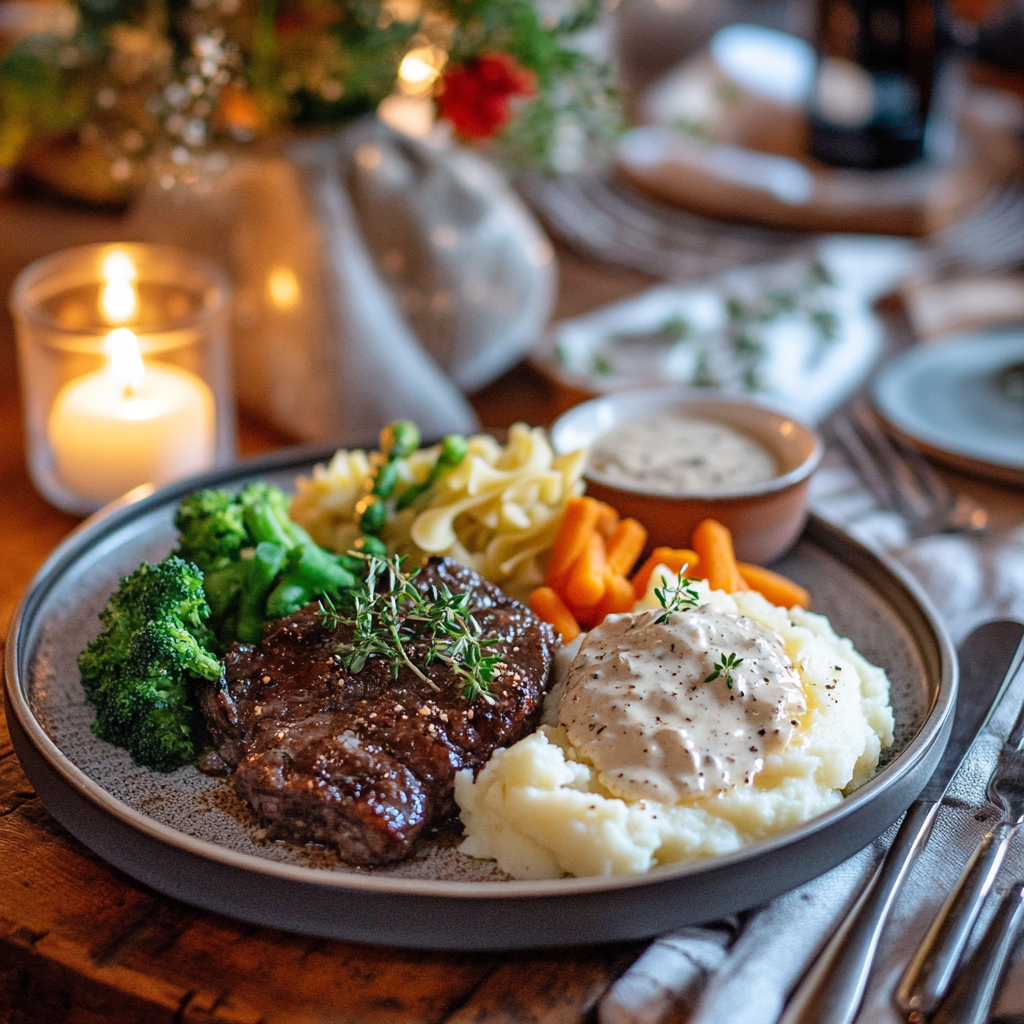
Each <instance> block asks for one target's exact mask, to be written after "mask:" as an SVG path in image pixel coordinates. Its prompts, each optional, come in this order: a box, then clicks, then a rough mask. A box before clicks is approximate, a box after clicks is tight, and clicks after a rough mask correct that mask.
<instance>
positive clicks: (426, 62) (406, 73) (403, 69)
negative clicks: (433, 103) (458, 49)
mask: <svg viewBox="0 0 1024 1024" xmlns="http://www.w3.org/2000/svg"><path fill="white" fill-rule="evenodd" d="M447 61H448V54H447V53H445V52H444V50H442V49H440V48H439V47H437V46H417V47H416V48H415V49H412V50H410V51H409V52H408V53H407V54H406V55H405V56H404V57H403V58H402V63H401V64H399V65H398V87H399V88H400V89H401V90H402V92H404V93H405V95H406V96H428V95H430V92H431V90H432V89H433V87H434V83H435V82H436V81H437V79H438V78H439V77H440V74H441V71H442V69H443V68H444V66H445V64H446V63H447Z"/></svg>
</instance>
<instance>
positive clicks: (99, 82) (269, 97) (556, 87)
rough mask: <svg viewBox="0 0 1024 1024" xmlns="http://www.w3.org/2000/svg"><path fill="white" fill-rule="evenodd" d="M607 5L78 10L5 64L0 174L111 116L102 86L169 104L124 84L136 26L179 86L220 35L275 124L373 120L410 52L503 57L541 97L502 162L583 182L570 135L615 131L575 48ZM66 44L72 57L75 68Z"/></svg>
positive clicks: (272, 1)
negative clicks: (126, 39) (62, 30)
mask: <svg viewBox="0 0 1024 1024" xmlns="http://www.w3.org/2000/svg"><path fill="white" fill-rule="evenodd" d="M604 4H605V0H577V2H576V3H575V4H574V5H571V6H570V9H569V11H568V13H567V14H566V15H565V16H564V17H562V18H561V20H556V19H555V18H553V17H545V16H544V15H543V14H542V12H541V10H540V7H539V5H536V4H534V2H533V0H423V3H422V8H421V11H420V14H419V15H418V16H417V17H415V18H413V19H412V20H408V21H403V20H400V18H401V17H402V15H401V13H400V12H399V13H398V14H397V15H396V13H395V12H396V11H397V6H396V5H391V4H383V3H380V2H379V0H241V3H240V4H239V6H238V10H237V11H236V12H234V13H232V14H230V15H225V14H222V13H220V6H219V5H218V4H198V3H193V2H191V0H78V9H79V13H80V15H81V19H80V21H81V23H80V27H79V30H78V32H77V33H76V35H75V37H74V39H72V40H58V39H49V38H48V37H36V38H34V39H31V40H27V41H25V43H23V44H19V46H18V47H16V48H15V51H18V52H15V51H12V53H11V54H8V57H9V58H10V59H9V60H8V59H7V58H4V59H3V60H0V164H2V163H4V162H6V163H10V162H11V161H12V160H13V159H14V158H15V156H16V155H17V153H18V152H19V151H20V150H21V149H22V147H23V146H24V145H25V144H26V143H27V142H28V141H29V140H31V139H36V138H39V137H42V136H46V135H52V134H54V133H57V132H62V131H66V130H68V129H70V128H76V127H80V126H81V125H82V124H84V123H85V122H86V121H87V120H90V119H91V120H93V121H94V122H95V121H97V120H100V121H103V119H104V118H105V117H106V118H110V117H111V116H112V115H111V114H109V113H106V114H105V113H104V112H103V111H101V110H99V108H97V107H96V106H95V103H94V100H95V96H96V94H97V92H98V90H100V88H101V87H102V88H107V89H109V87H111V86H113V87H115V90H119V91H122V92H124V91H126V90H127V91H131V90H134V89H139V88H144V89H148V90H152V91H153V94H152V96H151V97H150V98H151V99H152V100H154V101H156V106H157V107H159V106H160V105H161V103H162V100H161V99H160V98H159V95H160V94H159V90H160V89H161V88H162V84H163V82H162V80H160V81H158V80H156V79H154V80H153V81H150V82H148V83H145V84H140V83H139V82H134V81H133V80H131V79H130V78H127V79H122V78H119V77H118V76H119V75H120V74H121V71H118V70H116V68H120V69H122V70H123V69H124V68H125V67H127V66H128V65H130V64H132V62H133V61H135V60H137V58H138V54H137V53H134V51H132V52H131V53H129V52H128V51H125V52H119V50H118V46H119V44H118V41H117V30H118V28H119V27H121V26H132V27H133V28H134V29H136V30H145V32H146V33H149V35H150V38H151V39H152V40H153V45H154V46H156V45H157V41H158V40H161V39H165V40H167V41H169V42H170V43H171V48H172V49H173V52H174V54H175V60H174V63H175V68H174V70H173V76H174V77H175V79H176V80H177V81H178V82H179V83H181V82H186V81H188V80H190V79H191V77H194V68H192V69H191V70H190V65H189V60H190V59H191V58H190V55H191V53H192V43H193V40H194V38H196V37H197V36H199V35H201V34H203V33H206V34H210V33H214V34H218V38H223V44H224V46H225V47H226V48H227V50H228V51H230V52H231V54H232V55H233V56H232V61H233V62H234V63H232V65H231V67H232V72H231V74H232V75H233V76H234V84H235V85H236V86H238V87H239V88H240V89H241V90H242V91H243V92H247V93H248V95H249V96H251V98H252V101H253V102H254V104H255V107H256V108H257V110H258V111H259V113H260V115H261V116H262V117H263V118H264V119H266V120H267V121H268V122H269V123H270V125H271V126H272V125H273V124H275V123H279V122H281V121H290V122H292V123H318V124H331V123H339V122H343V121H345V120H348V119H351V118H353V117H355V116H358V115H360V114H364V113H367V112H369V111H372V110H373V109H375V108H376V107H377V105H378V104H379V103H380V102H381V101H382V100H383V99H384V98H385V97H386V96H388V95H389V94H390V93H391V92H392V91H393V90H394V88H395V83H396V79H397V71H398V66H399V64H400V63H401V60H402V58H403V56H404V55H405V53H406V52H407V51H408V50H409V48H410V47H412V46H420V45H424V44H429V45H433V46H436V47H438V48H439V49H441V50H443V51H446V52H447V53H448V57H449V61H448V66H449V67H456V66H458V65H459V64H461V63H464V62H466V61H468V60H471V59H472V58H474V57H477V56H479V55H481V54H485V53H503V54H507V55H508V56H510V57H512V58H514V60H515V61H516V63H517V64H518V65H519V66H520V67H521V68H524V69H527V70H528V71H529V72H531V73H532V75H533V78H534V80H535V82H536V87H537V91H536V95H535V96H533V97H532V98H529V99H526V98H520V99H519V100H518V101H517V102H516V104H515V107H514V115H515V116H514V118H513V121H512V123H511V124H510V125H508V127H507V128H506V129H505V130H504V131H503V132H502V133H501V135H500V136H499V138H498V139H497V140H496V141H497V142H498V146H497V149H496V152H497V154H498V155H499V156H500V157H501V158H502V159H505V160H508V161H510V162H511V163H513V164H514V165H517V166H538V165H539V166H542V167H547V168H553V169H555V170H565V169H569V170H575V169H578V168H579V167H580V166H582V162H581V160H579V159H576V160H574V161H567V160H566V159H565V156H564V153H565V150H566V146H565V144H564V143H565V139H566V137H567V133H568V134H569V135H573V134H574V135H575V136H580V135H582V137H583V138H584V140H589V141H590V142H594V141H596V142H597V143H599V144H600V143H602V142H604V141H606V140H608V139H610V138H611V137H612V136H613V135H614V133H615V132H616V130H617V127H618V124H619V121H620V116H619V106H620V102H619V97H618V95H617V94H616V93H615V91H614V90H613V89H611V88H610V85H609V81H610V79H609V73H608V70H607V69H606V68H604V67H602V66H600V65H598V64H597V63H595V62H594V61H593V60H591V59H589V58H587V57H585V56H583V55H582V54H580V53H578V52H577V51H576V50H574V49H573V47H572V37H573V36H574V35H575V34H576V33H578V32H580V31H582V30H584V29H585V28H587V27H588V26H590V25H591V24H592V23H593V22H594V21H595V19H596V18H597V17H598V16H599V15H600V13H601V11H602V10H603V8H604ZM137 45H138V43H137V42H135V43H132V44H131V46H129V50H131V47H132V46H137ZM69 46H70V48H71V49H72V50H74V51H75V54H76V56H75V59H74V61H72V62H71V63H69V62H68V60H67V59H66V57H67V53H68V52H69ZM26 47H27V49H26ZM193 63H194V61H193ZM72 64H73V65H74V66H73V67H72ZM440 84H441V83H439V85H440ZM218 88H219V86H218ZM215 99H216V98H215V97H214V101H213V102H215ZM150 106H151V105H150ZM210 106H211V108H212V102H211V104H210ZM211 112H212V109H211ZM190 116H192V115H190ZM197 116H199V117H201V118H205V117H209V116H210V113H207V114H202V115H197ZM114 121H115V123H113V124H111V125H110V131H109V135H110V139H111V140H114V139H116V138H117V132H116V128H117V124H116V116H115V117H114ZM570 123H571V128H567V125H570ZM134 127H135V128H140V126H139V125H134ZM141 130H142V131H143V132H145V133H146V134H147V136H153V137H152V138H148V142H147V144H148V145H150V146H152V145H153V144H154V142H155V141H156V139H155V136H156V135H159V134H160V132H161V131H170V130H171V129H169V128H168V127H167V125H164V126H163V128H161V127H160V126H159V125H158V124H157V123H156V122H155V121H154V122H153V123H152V124H147V126H145V127H142V128H141ZM241 130H242V131H243V132H244V131H248V130H250V129H241ZM168 137H169V136H168ZM179 143H180V140H178V141H177V142H175V144H179ZM111 144H112V145H113V144H114V143H113V142H112V143H111ZM190 145H191V144H190ZM576 148H577V149H579V146H577V147H576ZM585 148H586V147H585ZM585 159H586V156H584V157H583V160H584V161H585ZM560 165H561V166H560ZM570 165H571V166H570Z"/></svg>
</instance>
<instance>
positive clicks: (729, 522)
mask: <svg viewBox="0 0 1024 1024" xmlns="http://www.w3.org/2000/svg"><path fill="white" fill-rule="evenodd" d="M659 415H678V416H681V417H685V418H689V419H702V420H712V421H714V422H717V423H723V424H726V425H727V426H730V427H733V428H734V429H735V430H738V431H740V432H742V433H744V434H746V435H747V436H748V437H751V438H752V439H753V440H754V441H756V442H757V443H759V444H760V445H761V446H762V447H764V448H766V449H767V450H768V451H769V452H770V453H771V454H772V455H773V456H774V457H775V460H776V464H777V465H778V467H779V473H778V475H777V476H774V477H772V478H771V479H770V480H767V481H765V482H764V483H759V484H753V485H751V486H749V487H745V488H743V489H741V490H735V491H728V492H725V493H717V494H697V493H668V494H666V493H664V492H656V491H653V490H650V489H645V488H644V487H643V485H641V484H637V485H635V486H631V485H626V484H623V483H622V481H621V480H615V481H612V480H609V479H607V478H604V477H602V475H601V474H600V473H599V472H596V471H594V470H592V469H589V468H588V469H587V471H586V479H587V493H588V494H589V495H591V496H593V497H595V498H600V499H601V500H602V501H607V502H608V503H609V504H610V505H613V506H614V507H615V508H617V509H618V510H619V512H620V513H621V514H622V515H624V516H632V517H633V518H634V519H637V520H639V521H640V522H641V523H643V524H644V526H646V527H647V529H648V531H649V532H650V539H649V541H648V546H649V547H655V546H659V545H665V546H668V547H678V548H685V547H689V546H690V538H691V535H692V533H693V528H694V527H695V526H696V525H697V524H698V523H699V522H701V521H702V520H704V519H717V520H718V521H719V522H721V523H724V524H725V525H726V526H727V527H729V529H730V530H731V531H732V535H733V543H734V545H735V548H736V555H737V557H738V558H739V559H740V561H743V562H756V563H758V564H764V563H766V562H770V561H772V560H773V559H775V558H778V557H779V555H781V554H782V553H783V552H784V551H786V549H787V548H789V546H790V545H791V544H793V542H794V541H795V540H796V539H797V537H799V536H800V532H801V530H802V529H803V525H804V521H805V520H806V518H807V488H808V483H809V481H810V477H811V474H812V473H813V472H814V470H815V469H816V468H817V466H818V463H819V462H820V461H821V457H822V454H823V452H824V446H823V445H822V442H821V438H820V437H819V435H818V434H817V432H816V431H814V430H812V429H811V428H810V427H808V426H805V425H804V424H803V423H801V422H799V421H798V420H795V419H794V418H793V417H792V416H790V415H789V414H788V413H786V412H785V411H783V410H782V409H778V408H775V407H774V406H772V405H770V404H768V403H765V402H761V401H754V400H751V399H746V398H727V397H724V396H719V395H713V394H709V393H707V392H704V391H692V390H683V389H680V388H659V389H657V390H651V391H622V392H618V393H615V394H611V395H605V396H603V397H601V398H595V399H594V400H592V401H590V402H584V403H582V404H581V405H577V406H575V407H574V408H572V409H570V410H569V411H568V412H567V413H565V414H564V415H562V416H561V417H559V419H558V420H556V421H555V424H554V426H552V428H551V441H552V444H553V445H554V448H555V450H556V451H557V452H559V453H560V454H561V453H565V452H570V451H574V450H576V449H578V448H589V447H590V445H591V444H593V442H594V441H596V440H597V438H599V437H601V436H602V435H603V434H606V433H607V432H608V431H609V430H611V429H612V428H613V427H615V426H618V425H619V424H621V423H624V422H627V421H629V420H636V419H645V418H647V417H651V416H659Z"/></svg>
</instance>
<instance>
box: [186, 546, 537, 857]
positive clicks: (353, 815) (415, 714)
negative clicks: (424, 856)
mask: <svg viewBox="0 0 1024 1024" xmlns="http://www.w3.org/2000/svg"><path fill="white" fill-rule="evenodd" d="M442 583H444V584H447V586H448V588H449V589H450V590H451V591H452V593H456V594H459V593H468V594H470V595H471V606H472V613H473V615H474V617H475V618H476V620H477V622H479V624H480V626H481V627H482V629H483V634H484V636H485V637H494V638H496V639H497V640H498V643H497V644H496V645H495V646H494V647H493V648H488V650H489V652H490V651H494V652H495V653H498V654H500V655H501V663H500V664H499V665H498V667H497V669H496V671H495V677H494V681H493V682H492V683H491V684H490V689H491V693H492V695H493V697H494V699H495V703H494V704H489V703H487V702H486V701H483V700H477V701H476V702H474V703H472V704H471V703H469V701H467V700H466V699H465V698H464V697H463V696H462V685H461V681H460V680H459V679H457V678H456V677H455V676H454V675H453V673H452V672H451V671H450V669H448V668H447V666H445V665H444V664H442V663H440V662H435V663H433V664H431V665H430V666H429V667H428V668H427V669H425V672H426V674H427V675H428V676H429V677H430V679H431V680H432V682H433V683H434V684H435V685H436V686H437V687H438V689H437V690H436V691H435V690H434V689H432V688H431V687H430V686H429V685H428V684H427V683H424V682H423V680H421V679H419V678H418V677H417V676H416V675H415V673H413V672H411V671H410V670H409V669H408V668H405V667H403V668H402V669H401V670H400V671H399V673H398V678H397V679H392V677H391V664H390V662H388V661H386V660H385V659H384V658H382V657H380V656H371V657H370V658H369V659H368V660H367V662H366V665H365V666H364V667H363V669H362V671H361V672H359V673H357V674H355V675H353V674H352V673H350V672H348V671H347V670H346V668H345V666H344V663H343V659H342V656H341V655H340V654H338V653H336V651H335V648H336V645H337V644H338V643H339V641H342V640H347V639H348V638H349V636H350V631H349V629H348V627H345V626H341V627H339V629H338V630H336V631H335V630H329V629H328V628H326V626H325V624H324V622H323V619H322V617H321V615H320V613H319V607H318V606H317V605H315V604H314V605H307V606H306V607H305V608H302V609H301V610H299V611H298V612H295V614H293V615H289V616H288V617H287V618H284V619H280V620H278V621H277V622H274V623H271V624H269V625H268V626H267V627H266V629H265V631H264V636H263V639H262V640H261V641H260V643H258V644H255V645H248V644H236V645H235V646H234V647H233V648H232V649H231V650H230V651H229V652H228V655H227V657H226V659H225V674H224V678H223V679H222V681H221V682H219V683H205V684H203V686H202V687H201V689H200V705H201V707H202V709H203V713H204V715H205V717H206V722H207V726H208V727H209V730H210V733H211V735H212V737H213V741H214V745H215V748H216V749H215V755H216V760H219V761H220V762H222V763H223V764H224V765H226V766H227V768H229V769H231V770H232V772H233V778H234V784H235V788H236V790H237V792H238V794H239V795H240V796H241V797H242V798H243V799H244V800H246V801H247V802H248V803H249V804H250V805H251V806H252V807H253V809H254V810H255V812H256V814H257V816H258V817H259V819H260V821H261V824H262V825H263V827H264V828H265V829H266V830H267V836H268V838H270V839H282V840H287V841H290V842H297V843H320V844H324V845H329V846H334V847H336V848H337V850H338V852H339V854H340V855H341V857H342V858H343V859H344V860H346V861H349V862H350V863H352V864H383V863H387V862H389V861H394V860H399V859H401V858H402V857H405V856H406V855H408V854H409V852H410V851H411V849H412V846H413V843H414V842H415V840H416V838H417V836H418V835H419V834H420V833H421V832H422V831H423V829H424V826H426V825H427V824H428V823H429V822H431V821H436V820H438V819H439V818H443V817H444V816H446V815H450V814H451V813H452V812H453V811H454V809H455V803H454V797H453V787H454V781H455V773H456V772H458V771H460V770H461V769H463V768H470V769H472V770H473V771H474V772H476V771H478V770H479V769H480V768H481V767H482V766H483V764H484V763H485V762H486V761H487V759H488V758H489V757H490V755H491V753H492V752H493V751H494V750H495V749H497V748H498V747H507V746H509V745H511V744H512V743H515V742H516V741H517V740H519V739H521V738H522V737H523V736H525V735H526V734H527V733H530V732H532V731H533V730H534V729H535V728H536V727H537V724H538V722H539V719H540V712H541V702H542V700H543V695H544V689H545V687H546V685H547V680H548V674H549V672H550V670H551V659H552V654H553V652H554V650H555V648H556V646H557V639H556V636H555V634H554V632H553V630H552V629H551V627H550V626H549V625H548V624H547V623H544V622H541V621H540V620H539V619H538V618H537V617H536V616H535V615H534V614H533V613H532V612H531V611H530V610H529V609H528V608H526V607H525V606H524V605H522V604H520V603H519V602H518V601H513V600H512V599H510V598H508V597H506V596H505V595H504V594H503V593H502V592H501V591H500V590H499V589H498V588H497V587H495V586H494V585H493V584H491V583H488V582H487V581H485V580H484V579H482V578H481V577H480V576H479V575H478V574H477V573H475V572H473V571H472V570H471V569H467V568H466V567H465V566H462V565H460V564H459V563H457V562H455V561H453V560H452V559H449V558H433V559H431V560H430V562H429V564H428V565H427V566H426V567H425V568H424V569H423V571H422V572H421V573H420V574H419V575H418V576H417V577H416V579H415V585H416V586H417V587H418V588H419V589H421V590H422V591H424V592H426V591H427V590H428V588H429V587H430V586H432V585H433V586H437V585H439V584H442ZM413 651H415V647H413ZM414 658H415V655H414Z"/></svg>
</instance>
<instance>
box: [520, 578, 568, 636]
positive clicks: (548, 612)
mask: <svg viewBox="0 0 1024 1024" xmlns="http://www.w3.org/2000/svg"><path fill="white" fill-rule="evenodd" d="M529 605H530V611H532V612H533V614H534V615H536V616H537V618H538V619H541V620H542V621H544V622H550V623H551V625H552V626H554V627H555V632H556V633H558V634H560V636H561V637H562V643H563V644H567V643H569V641H571V640H575V639H576V637H578V636H579V635H580V627H579V624H578V623H577V622H576V619H575V618H574V617H573V614H572V612H571V611H569V609H568V608H566V607H565V602H564V601H563V600H562V599H561V598H560V597H559V596H558V595H557V594H556V593H555V592H554V591H553V590H552V589H551V588H550V587H538V588H537V589H536V590H535V591H534V592H533V593H532V594H530V598H529Z"/></svg>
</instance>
